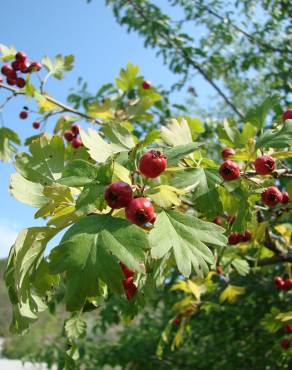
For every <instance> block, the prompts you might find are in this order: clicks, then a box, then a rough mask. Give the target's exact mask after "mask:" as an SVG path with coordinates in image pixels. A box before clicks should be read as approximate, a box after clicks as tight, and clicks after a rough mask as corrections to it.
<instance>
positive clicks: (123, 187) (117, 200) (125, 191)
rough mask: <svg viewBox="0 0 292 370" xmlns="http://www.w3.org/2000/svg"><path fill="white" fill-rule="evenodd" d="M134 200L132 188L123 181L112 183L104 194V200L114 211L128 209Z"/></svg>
mask: <svg viewBox="0 0 292 370" xmlns="http://www.w3.org/2000/svg"><path fill="white" fill-rule="evenodd" d="M132 198H133V191H132V188H131V186H130V185H129V184H126V183H125V182H122V181H117V182H113V183H111V184H110V185H109V186H108V187H107V188H106V190H105V192H104V199H105V200H106V202H107V204H108V205H109V206H110V207H111V208H114V209H118V208H123V207H126V206H127V205H128V204H129V202H130V201H131V200H132Z"/></svg>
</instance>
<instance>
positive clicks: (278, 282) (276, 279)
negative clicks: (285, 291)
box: [274, 276, 284, 289]
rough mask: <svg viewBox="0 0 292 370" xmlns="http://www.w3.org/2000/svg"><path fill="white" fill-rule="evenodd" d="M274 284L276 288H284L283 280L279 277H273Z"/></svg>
mask: <svg viewBox="0 0 292 370" xmlns="http://www.w3.org/2000/svg"><path fill="white" fill-rule="evenodd" d="M274 283H275V285H276V287H277V288H279V289H282V288H283V286H284V279H283V278H282V277H281V276H275V277H274Z"/></svg>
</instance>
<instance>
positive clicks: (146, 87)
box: [142, 80, 151, 90]
mask: <svg viewBox="0 0 292 370" xmlns="http://www.w3.org/2000/svg"><path fill="white" fill-rule="evenodd" d="M142 87H143V89H144V90H148V89H150V87H151V82H150V81H148V80H144V81H143V83H142Z"/></svg>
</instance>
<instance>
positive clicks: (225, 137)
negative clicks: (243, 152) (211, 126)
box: [217, 119, 240, 147]
mask: <svg viewBox="0 0 292 370" xmlns="http://www.w3.org/2000/svg"><path fill="white" fill-rule="evenodd" d="M217 131H218V137H219V139H220V142H222V143H224V144H225V145H227V146H230V147H234V146H235V143H236V142H237V141H238V140H239V137H240V133H239V131H238V129H237V128H236V127H234V126H231V125H230V124H229V122H228V120H227V119H225V120H224V121H223V126H221V125H220V126H219V125H218V127H217Z"/></svg>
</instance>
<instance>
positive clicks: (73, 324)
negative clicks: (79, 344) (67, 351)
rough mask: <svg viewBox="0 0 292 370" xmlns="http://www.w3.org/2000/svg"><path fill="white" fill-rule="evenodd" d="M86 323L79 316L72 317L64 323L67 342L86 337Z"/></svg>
mask: <svg viewBox="0 0 292 370" xmlns="http://www.w3.org/2000/svg"><path fill="white" fill-rule="evenodd" d="M86 327H87V325H86V322H85V321H84V320H82V319H81V318H80V317H79V315H73V316H72V317H71V318H70V319H68V320H66V321H65V333H66V336H67V338H68V339H69V341H74V340H75V339H78V338H83V337H85V335H86Z"/></svg>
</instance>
